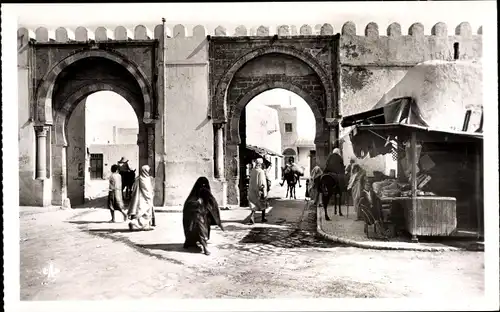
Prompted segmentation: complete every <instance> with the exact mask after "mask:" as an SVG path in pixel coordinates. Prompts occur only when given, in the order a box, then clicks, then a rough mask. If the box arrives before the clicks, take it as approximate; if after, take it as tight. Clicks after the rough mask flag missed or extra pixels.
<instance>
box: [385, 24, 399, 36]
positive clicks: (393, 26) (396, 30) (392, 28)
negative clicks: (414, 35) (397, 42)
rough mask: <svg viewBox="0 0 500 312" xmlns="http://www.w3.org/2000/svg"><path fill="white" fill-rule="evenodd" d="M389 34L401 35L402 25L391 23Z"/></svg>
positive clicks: (388, 28)
mask: <svg viewBox="0 0 500 312" xmlns="http://www.w3.org/2000/svg"><path fill="white" fill-rule="evenodd" d="M387 36H389V37H399V36H401V25H399V23H391V24H390V25H389V26H388V27H387Z"/></svg>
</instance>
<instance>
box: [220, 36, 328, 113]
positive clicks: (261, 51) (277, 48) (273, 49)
mask: <svg viewBox="0 0 500 312" xmlns="http://www.w3.org/2000/svg"><path fill="white" fill-rule="evenodd" d="M271 53H279V54H284V55H288V56H292V57H295V58H297V59H298V60H300V61H302V62H304V63H305V64H307V65H308V66H309V67H310V68H311V69H312V70H313V71H314V72H315V74H316V75H317V76H318V78H319V79H320V81H321V84H322V85H323V88H324V90H325V100H326V103H325V104H326V105H325V106H326V114H327V116H325V117H329V116H330V115H331V112H332V105H333V100H332V95H333V86H332V79H331V78H330V77H329V75H328V74H327V73H326V72H325V70H324V69H323V68H322V67H321V65H320V64H319V63H318V61H317V60H316V59H315V58H314V57H313V56H312V55H309V54H306V53H304V52H302V51H299V50H297V49H295V48H293V47H289V46H282V45H271V46H266V47H263V48H258V49H255V50H252V51H251V52H248V53H247V54H245V55H243V56H242V57H240V58H239V59H238V60H237V61H236V62H235V63H234V64H233V65H232V66H231V67H230V68H229V69H228V70H227V71H226V72H225V73H224V75H223V77H222V79H221V80H220V81H219V83H218V84H217V87H216V91H215V101H214V103H213V105H214V106H215V107H213V108H212V112H214V116H213V118H214V120H215V122H226V121H227V111H228V109H227V103H226V98H227V92H228V90H229V86H230V84H231V81H232V80H233V78H234V76H235V74H236V73H237V72H238V71H239V70H240V69H241V68H242V67H243V66H244V65H245V64H246V63H247V62H249V61H251V60H253V59H255V58H258V57H259V56H263V55H266V54H271Z"/></svg>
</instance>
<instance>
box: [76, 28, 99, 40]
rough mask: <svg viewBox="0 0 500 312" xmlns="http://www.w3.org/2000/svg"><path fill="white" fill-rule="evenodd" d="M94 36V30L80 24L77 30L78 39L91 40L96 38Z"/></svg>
mask: <svg viewBox="0 0 500 312" xmlns="http://www.w3.org/2000/svg"><path fill="white" fill-rule="evenodd" d="M94 38H95V37H94V32H93V31H91V30H89V29H87V28H85V27H82V26H79V27H77V28H76V30H75V40H76V41H89V40H94Z"/></svg>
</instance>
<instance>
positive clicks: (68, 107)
mask: <svg viewBox="0 0 500 312" xmlns="http://www.w3.org/2000/svg"><path fill="white" fill-rule="evenodd" d="M100 91H113V92H115V93H116V94H119V95H120V96H122V97H123V98H124V99H125V100H126V101H127V102H128V103H129V104H130V105H131V106H132V108H133V110H134V113H135V115H136V117H137V122H138V125H139V128H141V124H142V122H141V116H142V114H143V111H141V106H140V105H137V100H138V99H137V97H135V96H134V95H133V94H132V93H131V92H130V91H129V90H127V89H125V88H123V87H121V86H118V85H116V84H108V83H93V84H90V85H86V86H84V87H83V88H80V89H78V90H77V91H76V92H74V93H73V94H71V95H70V96H69V97H68V98H67V99H66V100H65V101H64V105H63V107H62V108H60V109H58V110H55V111H54V112H53V114H54V119H55V120H54V126H55V134H56V136H55V142H54V143H55V144H57V145H63V146H67V136H66V127H67V123H68V120H69V117H70V116H71V113H72V112H73V110H74V109H75V108H76V107H77V105H78V104H79V103H80V102H81V101H82V100H83V99H85V98H86V97H88V96H89V95H91V94H93V93H96V92H100Z"/></svg>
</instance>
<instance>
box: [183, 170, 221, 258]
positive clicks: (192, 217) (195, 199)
mask: <svg viewBox="0 0 500 312" xmlns="http://www.w3.org/2000/svg"><path fill="white" fill-rule="evenodd" d="M182 213H183V218H182V223H183V226H184V236H185V237H186V240H185V242H184V248H186V249H187V248H190V247H197V245H196V243H197V242H199V243H200V244H201V246H202V247H203V252H204V253H205V255H207V256H208V255H209V254H210V252H209V251H208V249H207V241H208V240H209V239H210V226H212V225H218V226H219V227H220V228H221V230H224V228H223V226H222V222H221V220H220V212H219V205H218V204H217V201H216V200H215V197H214V196H213V195H212V192H211V190H210V183H209V182H208V179H207V178H206V177H200V178H198V180H196V183H195V184H194V186H193V189H192V190H191V192H190V193H189V196H188V198H187V199H186V202H185V203H184V208H183V211H182Z"/></svg>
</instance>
